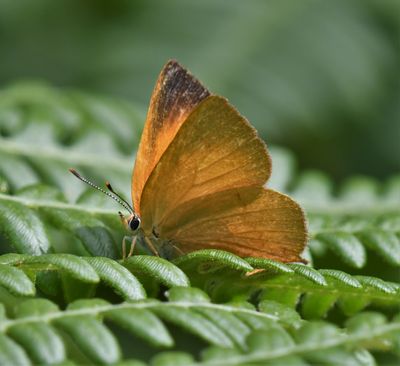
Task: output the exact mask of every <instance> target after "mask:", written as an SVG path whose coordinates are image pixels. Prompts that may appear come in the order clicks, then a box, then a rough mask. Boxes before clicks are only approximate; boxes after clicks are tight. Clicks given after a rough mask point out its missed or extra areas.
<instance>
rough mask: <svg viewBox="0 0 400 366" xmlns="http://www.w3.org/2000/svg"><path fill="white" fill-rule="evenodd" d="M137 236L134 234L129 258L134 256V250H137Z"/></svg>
mask: <svg viewBox="0 0 400 366" xmlns="http://www.w3.org/2000/svg"><path fill="white" fill-rule="evenodd" d="M136 240H137V236H134V237H133V238H132V241H131V248H130V249H129V253H128V256H127V258H129V257H132V254H133V251H134V250H135V246H136Z"/></svg>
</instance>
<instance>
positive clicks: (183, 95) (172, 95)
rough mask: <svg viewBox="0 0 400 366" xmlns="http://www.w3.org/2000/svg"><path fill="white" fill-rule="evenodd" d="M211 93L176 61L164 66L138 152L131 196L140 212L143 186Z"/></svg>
mask: <svg viewBox="0 0 400 366" xmlns="http://www.w3.org/2000/svg"><path fill="white" fill-rule="evenodd" d="M208 95H210V93H209V92H208V90H207V89H206V88H204V87H203V86H202V85H201V83H200V82H199V81H198V80H197V79H196V78H194V77H193V76H192V75H191V74H190V73H189V72H188V71H186V70H185V69H184V68H183V67H182V66H180V65H179V64H178V63H177V62H176V61H169V62H168V63H167V64H166V65H165V66H164V68H163V69H162V71H161V73H160V75H159V77H158V80H157V83H156V86H155V88H154V91H153V94H152V97H151V101H150V106H149V111H148V113H147V118H146V123H145V126H144V129H143V133H142V138H141V141H140V145H139V149H138V152H137V157H136V162H135V168H134V171H133V180H132V199H133V205H134V208H135V211H136V212H137V213H138V214H140V206H141V205H140V197H141V195H142V191H143V187H144V185H145V183H146V181H147V179H148V177H149V176H150V174H151V172H152V170H153V169H154V167H155V166H156V164H157V163H158V161H159V159H160V157H161V156H162V154H163V153H164V151H165V149H166V148H167V147H168V145H169V144H170V143H171V141H172V140H173V139H174V137H175V135H176V133H177V131H178V130H179V128H180V127H181V125H182V123H183V122H184V121H185V120H186V117H187V116H188V115H189V113H190V112H191V111H192V110H193V108H194V107H196V106H197V105H198V104H199V103H200V102H201V101H202V100H203V99H205V98H206V97H207V96H208Z"/></svg>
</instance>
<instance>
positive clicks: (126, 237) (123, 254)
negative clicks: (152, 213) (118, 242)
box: [122, 235, 132, 260]
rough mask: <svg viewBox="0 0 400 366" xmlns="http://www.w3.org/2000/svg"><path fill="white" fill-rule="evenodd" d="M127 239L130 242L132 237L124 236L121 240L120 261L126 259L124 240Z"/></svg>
mask: <svg viewBox="0 0 400 366" xmlns="http://www.w3.org/2000/svg"><path fill="white" fill-rule="evenodd" d="M128 239H129V240H132V237H131V236H127V235H125V236H124V238H123V239H122V260H125V259H126V258H127V256H126V240H128ZM129 252H130V251H129Z"/></svg>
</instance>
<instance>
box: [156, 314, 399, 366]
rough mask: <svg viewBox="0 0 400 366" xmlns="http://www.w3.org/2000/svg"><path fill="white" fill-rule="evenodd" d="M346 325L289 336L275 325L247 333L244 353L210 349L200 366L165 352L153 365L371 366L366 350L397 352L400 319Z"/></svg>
mask: <svg viewBox="0 0 400 366" xmlns="http://www.w3.org/2000/svg"><path fill="white" fill-rule="evenodd" d="M346 325H347V328H345V329H340V328H338V327H336V326H333V325H332V324H328V323H325V322H308V323H304V324H303V326H302V327H300V328H299V329H294V330H293V331H292V332H288V331H287V330H285V329H284V328H282V327H281V326H280V325H279V324H273V325H272V326H271V328H270V329H268V330H258V331H255V332H253V333H252V334H250V335H249V336H248V337H247V339H246V348H245V351H241V350H238V349H226V348H225V349H224V348H221V347H215V346H214V347H211V348H209V349H207V350H205V351H203V352H202V356H201V361H199V362H196V361H195V360H194V359H193V357H191V355H188V354H184V353H179V354H177V353H172V352H165V353H162V354H159V355H157V356H156V357H155V358H154V359H153V362H154V363H153V364H157V365H168V364H173V361H174V360H176V361H177V362H178V361H179V360H183V359H184V357H185V356H186V359H185V362H186V363H185V365H188V366H192V365H193V366H235V365H265V364H274V365H288V364H296V365H297V364H300V365H302V364H304V363H306V364H309V363H311V364H332V365H350V364H351V365H374V364H375V360H374V357H373V356H372V354H371V353H370V352H369V351H376V350H378V351H381V350H386V351H391V352H393V353H395V352H396V350H397V345H396V343H397V341H398V338H399V336H400V323H399V322H398V321H394V322H392V323H389V322H388V321H387V319H386V318H384V317H382V316H381V314H377V313H362V314H359V315H356V316H355V317H353V318H351V319H349V321H348V322H347V324H346ZM168 362H169V363H168Z"/></svg>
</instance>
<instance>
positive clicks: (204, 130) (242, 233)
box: [71, 61, 307, 262]
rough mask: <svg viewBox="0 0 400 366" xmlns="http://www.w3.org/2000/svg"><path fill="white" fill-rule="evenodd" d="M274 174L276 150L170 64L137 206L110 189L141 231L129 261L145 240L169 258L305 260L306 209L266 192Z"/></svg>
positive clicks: (153, 113)
mask: <svg viewBox="0 0 400 366" xmlns="http://www.w3.org/2000/svg"><path fill="white" fill-rule="evenodd" d="M71 172H72V173H74V174H75V175H76V176H77V177H78V178H79V179H81V180H83V181H85V182H86V183H88V184H90V185H92V186H94V187H95V188H97V189H100V188H99V187H97V186H95V185H94V184H93V183H91V182H89V181H88V180H86V179H85V178H83V177H81V176H80V175H79V174H78V173H77V172H76V171H75V170H73V169H71ZM270 175H271V158H270V156H269V154H268V151H267V147H266V145H265V144H264V142H263V141H262V140H261V139H260V138H259V137H258V135H257V132H256V130H255V129H254V128H253V127H252V126H251V125H250V123H249V122H248V121H247V120H246V119H245V118H244V117H242V116H241V115H240V114H239V113H238V111H237V110H236V109H235V108H234V107H233V106H232V105H230V104H229V103H228V101H227V100H226V99H224V98H222V97H220V96H217V95H212V94H210V92H209V91H208V90H207V89H206V88H205V87H204V86H203V85H202V84H201V83H200V82H199V81H198V80H197V79H195V78H194V77H193V76H192V75H191V74H190V73H189V72H188V71H187V70H185V69H184V68H183V67H182V66H181V65H180V64H178V63H177V62H176V61H169V62H168V63H167V64H166V65H165V66H164V68H163V69H162V71H161V74H160V76H159V78H158V80H157V84H156V86H155V89H154V91H153V94H152V97H151V101H150V107H149V111H148V114H147V119H146V123H145V126H144V130H143V134H142V138H141V141H140V145H139V149H138V153H137V157H136V162H135V167H134V170H133V177H132V200H133V208H132V207H131V206H130V205H129V203H128V202H126V201H125V200H123V199H122V197H120V196H119V195H118V194H117V193H115V192H114V191H113V189H112V187H111V185H110V184H109V183H107V187H108V189H109V190H110V191H111V192H112V193H113V194H114V195H116V196H118V197H119V198H120V200H119V202H120V203H121V204H122V205H123V206H124V207H125V208H127V209H128V210H129V211H131V214H130V215H129V217H127V218H125V217H124V216H123V215H122V214H121V213H120V216H121V218H122V220H123V222H124V223H125V225H126V226H127V227H129V228H130V229H131V230H132V231H133V233H134V239H133V242H132V245H131V250H130V253H129V255H131V254H132V252H133V248H134V245H135V242H136V240H140V241H141V242H145V243H146V244H147V245H148V247H149V248H150V249H151V250H152V251H153V252H154V253H155V254H156V255H161V256H163V257H167V258H172V257H174V256H176V255H178V254H184V253H188V252H191V251H194V250H197V249H204V248H214V249H223V250H227V251H230V252H233V253H235V254H237V255H239V256H242V257H246V256H255V257H264V258H271V259H276V260H279V261H282V262H295V261H303V260H302V258H301V257H300V254H301V253H302V251H303V249H304V247H305V245H306V242H307V228H306V223H305V218H304V214H303V211H302V209H301V207H300V206H299V205H298V204H297V203H296V202H295V201H293V200H292V199H291V198H290V197H288V196H286V195H284V194H282V193H279V192H276V191H274V190H271V189H267V188H264V187H263V185H264V184H265V182H266V181H267V180H268V178H269V177H270ZM100 190H101V189H100ZM102 191H103V190H102ZM103 192H104V193H106V194H108V195H109V196H112V195H111V194H110V193H108V192H105V191H103ZM113 198H114V199H117V200H118V198H117V197H113ZM121 200H122V201H121ZM124 252H125V250H124ZM124 256H125V253H124Z"/></svg>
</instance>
